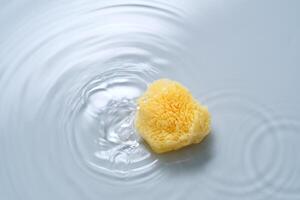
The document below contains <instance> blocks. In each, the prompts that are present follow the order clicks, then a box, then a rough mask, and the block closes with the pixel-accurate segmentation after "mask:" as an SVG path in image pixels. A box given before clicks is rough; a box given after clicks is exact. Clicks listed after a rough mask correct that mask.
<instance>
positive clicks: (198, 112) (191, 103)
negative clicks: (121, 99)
mask: <svg viewBox="0 0 300 200" xmlns="http://www.w3.org/2000/svg"><path fill="white" fill-rule="evenodd" d="M135 125H136V128H137V130H138V132H139V134H140V135H141V136H142V138H144V140H145V141H146V142H147V143H148V144H149V145H150V147H151V148H152V149H153V150H154V151H155V152H156V153H164V152H167V151H172V150H176V149H180V148H182V147H184V146H187V145H190V144H193V143H199V142H201V140H202V139H203V138H204V137H205V136H206V135H207V134H208V133H209V131H210V114H209V112H208V110H207V108H206V107H204V106H202V105H200V104H199V103H198V102H197V101H196V100H195V99H194V98H193V97H192V95H191V93H190V92H189V91H188V90H187V89H186V88H185V87H183V86H182V85H181V84H179V83H177V82H175V81H171V80H167V79H161V80H157V81H155V82H154V83H152V84H151V85H150V86H149V88H148V90H147V91H146V92H145V94H144V95H143V96H141V97H140V98H139V99H138V111H137V116H136V123H135Z"/></svg>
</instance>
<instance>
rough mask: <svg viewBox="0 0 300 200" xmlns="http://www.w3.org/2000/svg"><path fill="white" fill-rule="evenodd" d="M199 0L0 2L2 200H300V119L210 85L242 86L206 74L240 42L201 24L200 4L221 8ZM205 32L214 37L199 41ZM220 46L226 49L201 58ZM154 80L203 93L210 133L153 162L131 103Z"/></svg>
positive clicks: (202, 15) (0, 176)
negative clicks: (174, 82) (171, 81)
mask: <svg viewBox="0 0 300 200" xmlns="http://www.w3.org/2000/svg"><path fill="white" fill-rule="evenodd" d="M199 2H200V1H199ZM201 2H202V3H201V5H202V6H199V5H200V4H199V5H198V7H197V2H196V1H194V2H193V3H192V4H191V5H189V6H188V4H189V3H186V1H174V3H173V2H172V3H171V2H159V1H154V0H153V1H152V0H151V1H143V0H132V1H131V0H130V1H127V0H126V1H123V0H109V1H106V0H103V1H94V0H87V1H81V0H75V1H72V2H71V1H69V2H68V1H49V2H46V1H39V2H37V1H36V2H33V1H30V0H24V1H23V2H20V3H19V2H18V1H5V2H4V3H3V4H2V7H1V8H0V28H1V31H0V46H1V48H0V58H1V59H0V111H1V112H0V157H1V164H0V199H1V200H2V199H3V200H4V199H5V200H6V199H7V200H15V199H25V200H36V199H43V200H44V199H51V200H52V199H74V200H76V199H78V200H83V199H88V200H94V199H141V198H143V199H145V200H147V199H148V200H152V199H162V198H163V199H172V200H174V199H207V200H209V199H231V200H232V199H239V200H240V199H251V200H252V199H278V200H279V199H280V200H281V199H295V200H297V199H299V198H300V196H299V194H300V193H299V191H300V187H299V178H300V177H299V174H300V172H299V169H300V162H299V156H298V154H297V152H298V151H299V145H298V143H299V131H300V123H299V120H298V119H290V118H289V117H286V116H281V115H279V116H278V115H274V112H273V111H272V109H274V108H272V109H270V108H269V107H267V106H265V105H264V104H263V103H258V102H257V101H255V100H254V99H255V98H251V97H249V96H248V95H247V92H246V91H244V92H242V91H240V90H214V87H215V86H216V85H217V86H219V83H218V84H213V83H212V81H215V80H218V78H221V81H224V80H226V81H228V82H230V78H233V76H235V75H237V74H239V75H241V80H243V81H245V80H249V79H247V78H245V77H242V76H244V74H243V73H242V72H241V71H239V70H238V68H239V67H241V66H240V65H239V66H238V67H237V66H233V67H231V66H230V67H229V71H230V70H237V72H236V74H235V73H232V74H230V73H227V74H225V75H226V76H225V75H224V77H225V78H224V79H222V78H223V77H221V76H222V75H216V76H215V74H218V73H220V74H222V72H225V71H228V69H227V68H226V69H225V66H226V65H224V70H223V71H222V70H220V72H219V71H216V73H215V74H213V73H212V72H213V71H214V70H215V68H213V67H214V66H216V65H219V63H218V62H213V61H211V62H210V59H215V60H218V59H220V60H222V59H223V61H225V62H227V64H228V63H229V62H230V65H231V64H232V62H233V61H232V60H231V59H232V58H231V57H230V58H228V59H224V55H227V56H228V55H229V56H231V54H226V53H225V54H224V52H222V50H224V49H225V50H226V51H231V50H234V48H237V47H239V48H240V44H244V43H240V42H239V45H236V46H234V47H233V49H230V48H228V46H230V44H227V42H225V41H222V40H223V37H220V36H219V35H216V33H215V32H217V31H215V30H219V29H218V28H216V25H215V24H210V22H205V20H206V19H208V18H210V17H212V18H214V19H213V20H212V21H217V19H216V16H215V13H214V14H213V15H211V14H209V15H207V16H204V15H205V14H204V13H209V12H207V10H205V9H204V8H207V7H219V6H220V5H219V4H218V3H217V2H216V1H207V3H206V2H205V3H203V2H204V1H201ZM171 4H172V5H171ZM220 10H221V9H220ZM193 11H194V12H195V11H196V12H195V13H200V14H199V16H200V18H201V19H200V18H199V19H191V16H192V15H191V12H193ZM215 11H216V10H215ZM195 13H194V14H195ZM196 15H198V14H196ZM230 16H231V15H230ZM193 17H195V16H193ZM224 20H225V19H224ZM192 22H197V23H198V22H201V24H197V23H195V24H193V23H192ZM224 22H226V20H225V21H224ZM207 24H209V25H207ZM222 24H225V25H226V26H227V23H223V21H222ZM198 25H199V26H198ZM195 26H197V27H195ZM206 28H211V30H205V29H206ZM195 30H197V31H199V32H195ZM201 31H203V32H201ZM241 32H243V31H241ZM212 33H213V34H212ZM210 34H212V37H218V38H209V40H207V43H205V41H206V39H208V38H205V37H208V35H210ZM218 34H219V33H218ZM228 35H230V34H229V33H227V32H226V33H225V35H224V39H226V37H229V36H228ZM225 36H226V37H225ZM199 37H202V38H201V39H200V38H199ZM229 38H230V39H232V38H234V37H233V36H232V37H229ZM236 38H237V39H240V38H239V37H236ZM199 39H200V40H199ZM215 40H216V41H217V42H215V43H214V44H212V46H211V44H210V43H213V42H212V41H215ZM232 40H233V39H232ZM230 41H231V40H230ZM201 42H204V46H203V47H201V48H199V47H198V45H201ZM218 42H221V43H222V44H221V45H220V46H221V47H222V45H224V47H223V49H222V48H220V52H216V55H215V54H213V55H212V54H211V55H210V56H208V54H206V53H205V52H206V49H207V51H208V52H210V53H211V52H213V51H214V50H215V49H214V48H213V47H214V45H217V43H218ZM223 42H224V44H223ZM227 45H228V46H227ZM225 47H226V48H225ZM239 50H240V49H239ZM200 53H201V54H203V55H199V54H200ZM218 53H219V54H218ZM221 54H222V56H223V57H222V56H221V58H219V57H218V56H220V55H221ZM237 56H241V57H242V55H237ZM247 58H248V57H247ZM201 59H202V60H201ZM225 64H226V63H225ZM239 64H240V63H239ZM210 67H211V68H210ZM222 67H223V66H222ZM227 67H228V65H227ZM208 68H210V69H209V70H208ZM218 69H219V68H218ZM249 70H250V69H249ZM253 70H255V68H253ZM198 72H199V73H198ZM246 72H248V71H247V70H246ZM255 74H256V73H255ZM212 75H213V77H208V76H212ZM247 76H248V73H247ZM162 77H164V78H165V77H166V78H170V79H175V80H177V81H180V82H182V83H183V84H184V85H186V86H187V87H188V88H190V89H191V90H192V93H193V94H201V95H199V96H198V98H199V101H201V102H202V103H203V104H205V105H207V106H208V108H209V110H210V111H211V113H212V123H213V131H212V134H211V135H210V136H209V137H207V138H206V139H205V140H204V141H203V143H201V144H199V145H193V146H191V147H188V148H184V149H182V150H180V151H177V152H172V153H169V154H166V155H156V154H154V153H152V151H151V150H150V149H149V148H148V146H147V145H146V144H145V143H144V142H143V141H142V140H141V138H140V137H139V136H138V134H137V133H136V131H135V128H134V116H135V112H136V109H137V107H136V99H137V98H138V97H139V96H140V95H141V94H142V93H143V92H144V91H145V90H146V88H147V86H148V84H149V83H151V82H152V81H153V80H155V79H158V78H162ZM243 78H245V79H243ZM238 80H239V79H235V82H230V84H228V85H235V84H236V83H237V82H238ZM203 83H205V84H203ZM245 85H247V84H245ZM249 85H250V84H249ZM200 86H201V87H200ZM224 87H225V86H224ZM253 87H254V86H253ZM204 88H206V89H204ZM204 91H212V92H208V93H206V92H204ZM276 91H277V88H276ZM194 92H195V93H194ZM264 103H268V102H264ZM292 106H293V105H291V107H292Z"/></svg>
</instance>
